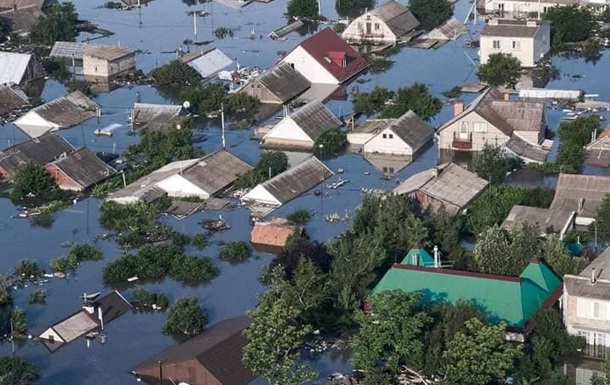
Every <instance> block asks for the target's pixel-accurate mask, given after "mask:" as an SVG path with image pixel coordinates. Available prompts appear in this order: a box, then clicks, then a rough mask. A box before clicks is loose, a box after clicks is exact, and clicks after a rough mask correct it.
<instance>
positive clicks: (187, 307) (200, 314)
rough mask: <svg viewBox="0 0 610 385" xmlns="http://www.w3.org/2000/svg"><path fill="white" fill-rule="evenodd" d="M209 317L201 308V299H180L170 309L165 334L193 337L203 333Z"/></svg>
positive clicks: (164, 328) (164, 329) (164, 326)
mask: <svg viewBox="0 0 610 385" xmlns="http://www.w3.org/2000/svg"><path fill="white" fill-rule="evenodd" d="M207 322H208V317H207V315H206V314H205V312H204V311H203V309H202V308H201V306H199V299H197V298H196V297H193V298H179V299H178V300H177V301H176V303H174V304H173V305H171V306H170V307H169V309H168V315H167V321H165V324H164V325H163V333H165V334H172V335H175V336H193V335H195V334H199V333H201V332H202V331H203V329H204V328H205V326H206V324H207Z"/></svg>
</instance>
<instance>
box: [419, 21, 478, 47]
mask: <svg viewBox="0 0 610 385" xmlns="http://www.w3.org/2000/svg"><path fill="white" fill-rule="evenodd" d="M466 32H468V28H467V27H466V26H465V25H464V24H463V23H462V22H461V21H459V20H457V19H456V18H452V19H449V20H447V21H446V22H444V23H443V24H441V25H439V26H438V27H436V28H434V29H433V30H432V31H430V32H428V33H427V34H426V35H425V38H426V39H432V40H441V41H442V40H446V41H449V40H457V38H459V37H460V36H462V35H463V34H465V33H466Z"/></svg>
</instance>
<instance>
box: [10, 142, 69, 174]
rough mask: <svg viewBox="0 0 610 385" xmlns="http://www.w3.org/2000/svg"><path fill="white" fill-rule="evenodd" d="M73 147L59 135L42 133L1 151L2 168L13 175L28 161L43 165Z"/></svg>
mask: <svg viewBox="0 0 610 385" xmlns="http://www.w3.org/2000/svg"><path fill="white" fill-rule="evenodd" d="M73 149H74V147H72V145H70V143H68V142H67V141H66V140H65V139H64V138H62V137H61V136H59V135H56V134H46V135H42V136H40V137H38V138H34V139H30V140H27V141H25V142H23V143H19V144H16V145H14V146H12V147H9V148H7V149H6V150H4V151H1V152H0V168H2V169H3V170H4V172H6V173H7V174H8V175H9V176H12V175H14V174H15V173H16V172H17V170H18V169H19V168H20V167H21V166H23V165H25V164H26V163H28V162H34V163H36V164H39V165H41V166H42V165H45V164H47V163H49V162H51V161H53V160H55V159H56V158H58V157H59V156H60V155H61V154H64V153H68V152H70V151H72V150H73Z"/></svg>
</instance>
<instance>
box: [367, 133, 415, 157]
mask: <svg viewBox="0 0 610 385" xmlns="http://www.w3.org/2000/svg"><path fill="white" fill-rule="evenodd" d="M384 135H385V138H384ZM364 152H365V153H368V154H371V153H378V154H387V155H413V149H412V148H411V146H409V145H408V144H407V143H405V142H404V141H403V140H402V139H400V138H399V137H398V135H396V134H395V133H394V132H393V131H392V130H391V129H389V128H386V129H385V130H383V131H381V132H380V133H379V134H377V135H375V136H374V137H373V139H371V140H369V141H368V142H366V143H365V144H364Z"/></svg>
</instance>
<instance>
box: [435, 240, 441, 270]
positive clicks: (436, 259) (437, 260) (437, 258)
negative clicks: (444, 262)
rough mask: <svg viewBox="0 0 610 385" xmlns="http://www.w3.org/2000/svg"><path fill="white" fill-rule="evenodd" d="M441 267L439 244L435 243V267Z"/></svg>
mask: <svg viewBox="0 0 610 385" xmlns="http://www.w3.org/2000/svg"><path fill="white" fill-rule="evenodd" d="M439 267H441V258H440V256H439V253H438V246H436V245H434V268H435V269H437V268H439Z"/></svg>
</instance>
